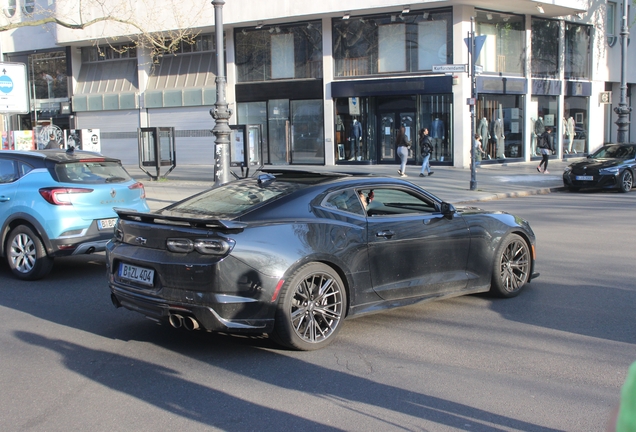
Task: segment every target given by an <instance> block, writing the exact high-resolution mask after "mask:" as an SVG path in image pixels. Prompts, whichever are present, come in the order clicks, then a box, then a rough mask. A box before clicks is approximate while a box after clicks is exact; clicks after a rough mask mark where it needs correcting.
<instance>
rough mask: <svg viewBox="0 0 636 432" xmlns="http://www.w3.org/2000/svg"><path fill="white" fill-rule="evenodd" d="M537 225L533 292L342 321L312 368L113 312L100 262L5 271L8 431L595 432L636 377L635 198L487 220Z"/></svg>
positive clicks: (570, 202) (546, 203) (577, 200)
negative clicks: (36, 277) (634, 372)
mask: <svg viewBox="0 0 636 432" xmlns="http://www.w3.org/2000/svg"><path fill="white" fill-rule="evenodd" d="M480 206H481V207H484V208H487V209H502V210H506V211H510V212H513V213H516V214H519V215H522V216H524V217H525V218H526V219H528V220H529V221H530V222H531V224H532V226H533V228H534V230H535V232H536V234H537V237H538V270H539V271H540V272H541V277H540V278H539V279H537V280H536V281H535V282H533V283H532V284H531V285H529V286H528V289H527V290H526V291H524V292H523V293H522V294H521V295H520V296H519V297H517V298H515V299H511V300H494V299H492V298H489V297H487V296H469V297H461V298H456V299H451V300H446V301H441V302H436V303H427V304H419V305H414V306H410V307H406V308H402V309H397V310H393V311H389V312H385V313H382V314H377V315H372V316H367V317H363V318H358V319H355V320H350V321H347V322H346V324H345V326H344V328H343V330H342V331H341V332H340V334H339V335H338V339H337V340H336V341H335V342H334V343H333V344H332V345H331V346H329V347H327V348H326V349H324V350H320V351H317V352H308V353H306V352H292V351H285V350H281V349H279V348H278V347H277V346H275V345H273V344H272V343H271V342H270V341H269V340H268V339H266V338H242V337H232V336H226V335H213V334H208V333H202V332H187V331H185V330H175V329H172V328H170V327H167V326H158V325H156V324H154V323H152V322H151V321H149V320H146V319H144V318H143V317H142V316H141V315H138V314H135V313H132V312H129V311H126V310H123V309H115V308H114V307H113V306H112V305H111V303H110V300H109V295H108V294H109V293H108V287H107V284H106V279H105V274H104V273H105V263H104V257H103V255H94V256H89V257H78V258H67V259H59V260H57V261H56V264H55V267H54V270H53V272H52V273H51V275H50V277H48V278H47V279H45V280H43V281H38V282H33V283H24V282H19V281H16V280H15V279H13V278H12V276H11V275H10V272H9V269H8V267H7V265H6V264H5V263H1V264H0V316H1V317H2V318H1V319H0V322H1V323H2V324H1V325H0V347H1V348H0V430H3V431H62V430H64V431H66V430H91V431H106V430H108V431H125V430H134V431H156V430H179V431H182V430H187V431H199V430H201V431H203V430H226V431H279V430H296V429H297V430H305V431H330V430H347V431H371V430H381V431H423V430H426V431H455V430H464V431H465V430H470V431H493V430H495V431H552V430H567V431H599V430H603V427H604V424H605V421H606V420H607V417H608V415H609V411H610V409H611V408H612V407H613V406H614V405H615V404H616V403H617V401H618V397H619V391H620V386H621V384H622V382H623V379H624V377H625V373H626V371H627V367H628V366H629V364H630V363H631V362H633V361H636V350H635V349H634V348H635V345H636V328H635V326H634V325H633V318H634V304H636V288H634V282H633V265H634V261H633V257H634V252H633V245H634V243H635V241H634V240H635V238H634V236H635V235H634V228H633V223H632V220H633V215H634V214H635V213H634V212H635V210H636V208H635V207H636V191H635V192H632V193H630V194H618V193H612V192H609V193H582V194H571V193H553V194H549V195H538V196H531V197H527V198H517V199H507V200H499V201H490V202H484V203H480Z"/></svg>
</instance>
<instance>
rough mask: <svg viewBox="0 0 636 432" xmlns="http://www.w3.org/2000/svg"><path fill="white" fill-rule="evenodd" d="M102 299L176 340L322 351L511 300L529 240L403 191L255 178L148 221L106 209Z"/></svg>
mask: <svg viewBox="0 0 636 432" xmlns="http://www.w3.org/2000/svg"><path fill="white" fill-rule="evenodd" d="M118 215H119V220H118V222H117V226H116V228H115V237H114V239H113V240H112V241H111V242H110V243H109V244H108V245H107V250H106V253H107V264H108V279H109V286H110V290H111V299H112V302H113V304H114V305H115V306H116V307H121V306H123V307H124V308H127V309H129V310H132V311H136V312H139V313H141V314H143V315H145V316H147V317H149V318H151V319H154V320H157V321H158V322H168V323H170V324H171V325H172V326H173V327H183V328H186V329H188V330H196V329H201V330H206V331H219V332H225V333H242V334H268V335H270V336H271V337H272V338H273V339H274V340H275V341H276V342H278V343H279V344H281V345H283V346H286V347H289V348H293V349H299V350H312V349H318V348H322V347H323V346H325V345H327V344H329V343H330V342H331V341H332V340H333V339H334V337H335V336H336V334H337V333H338V332H339V331H340V329H341V327H342V325H343V321H344V319H345V318H346V317H352V316H358V315H362V314H368V313H373V312H379V311H382V310H385V309H389V308H394V307H397V306H404V305H409V304H413V303H417V302H420V301H424V300H436V299H442V298H448V297H454V296H459V295H466V294H472V293H478V292H488V291H489V292H490V293H492V294H493V295H496V296H499V297H514V296H516V295H517V294H519V292H520V291H521V290H522V288H523V287H524V285H525V284H526V283H529V282H530V281H531V280H532V279H533V278H535V277H537V276H538V273H535V272H534V263H535V235H534V233H533V231H532V229H531V228H530V225H529V224H528V222H527V221H525V220H523V219H522V218H519V217H516V216H513V215H510V214H507V213H504V212H486V211H482V210H479V209H476V208H455V207H454V206H453V205H451V204H449V203H447V202H444V201H442V200H440V199H439V198H437V197H435V196H434V195H431V194H430V193H428V192H427V191H425V190H423V189H421V188H419V187H418V186H415V185H414V184H412V183H409V182H407V181H405V180H401V179H395V178H388V177H374V176H366V175H349V174H344V173H316V172H308V171H296V170H282V169H278V170H276V169H264V170H261V171H259V172H257V174H256V175H254V176H253V177H250V178H244V179H240V180H236V181H232V182H230V183H227V184H225V185H222V186H218V187H215V188H212V189H209V190H207V191H204V192H201V193H199V194H197V195H194V196H192V197H189V198H186V199H184V200H182V201H180V202H177V203H175V204H172V205H170V206H168V207H166V208H164V209H161V210H158V211H156V212H152V213H138V212H134V211H128V210H118Z"/></svg>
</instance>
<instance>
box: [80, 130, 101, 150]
mask: <svg viewBox="0 0 636 432" xmlns="http://www.w3.org/2000/svg"><path fill="white" fill-rule="evenodd" d="M81 140H82V150H86V151H92V152H96V153H101V152H102V143H101V139H100V135H99V129H82V134H81Z"/></svg>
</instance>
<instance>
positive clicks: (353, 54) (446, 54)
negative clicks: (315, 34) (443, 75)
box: [333, 10, 453, 77]
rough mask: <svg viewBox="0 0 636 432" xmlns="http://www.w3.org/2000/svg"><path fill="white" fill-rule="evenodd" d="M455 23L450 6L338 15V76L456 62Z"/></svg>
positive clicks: (412, 69)
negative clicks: (431, 9)
mask: <svg viewBox="0 0 636 432" xmlns="http://www.w3.org/2000/svg"><path fill="white" fill-rule="evenodd" d="M451 26H452V13H451V12H450V11H449V10H441V11H440V10H437V11H421V10H420V11H410V12H408V13H393V14H384V15H372V16H359V17H351V18H350V19H347V20H343V19H341V18H334V20H333V55H334V61H335V76H336V77H346V76H360V75H376V74H388V73H399V72H419V71H430V70H432V68H433V65H440V64H449V63H452V62H453V58H452V49H450V48H449V47H451V46H452V29H451Z"/></svg>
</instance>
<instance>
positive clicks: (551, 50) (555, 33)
mask: <svg viewBox="0 0 636 432" xmlns="http://www.w3.org/2000/svg"><path fill="white" fill-rule="evenodd" d="M559 28H560V25H559V21H554V20H546V19H539V18H532V76H534V77H547V78H556V77H558V76H559Z"/></svg>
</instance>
